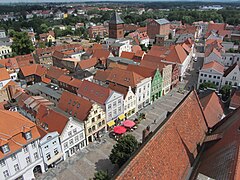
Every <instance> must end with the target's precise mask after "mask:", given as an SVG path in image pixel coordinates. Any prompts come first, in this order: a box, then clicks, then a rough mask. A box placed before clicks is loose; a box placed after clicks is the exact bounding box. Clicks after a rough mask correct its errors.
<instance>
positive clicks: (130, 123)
mask: <svg viewBox="0 0 240 180" xmlns="http://www.w3.org/2000/svg"><path fill="white" fill-rule="evenodd" d="M123 125H124V126H125V127H128V128H131V127H133V126H135V122H133V121H131V120H126V121H124V122H123Z"/></svg>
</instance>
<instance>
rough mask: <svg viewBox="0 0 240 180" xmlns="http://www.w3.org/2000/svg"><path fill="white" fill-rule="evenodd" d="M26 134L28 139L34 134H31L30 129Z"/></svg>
mask: <svg viewBox="0 0 240 180" xmlns="http://www.w3.org/2000/svg"><path fill="white" fill-rule="evenodd" d="M24 136H25V139H26V140H30V139H32V134H31V132H30V131H29V132H26V133H25V134H24Z"/></svg>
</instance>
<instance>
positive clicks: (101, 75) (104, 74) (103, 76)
mask: <svg viewBox="0 0 240 180" xmlns="http://www.w3.org/2000/svg"><path fill="white" fill-rule="evenodd" d="M110 72H111V71H110V70H105V71H103V70H97V72H96V74H95V75H94V77H93V79H95V80H98V81H102V82H105V81H106V80H107V78H108V76H109V74H110Z"/></svg>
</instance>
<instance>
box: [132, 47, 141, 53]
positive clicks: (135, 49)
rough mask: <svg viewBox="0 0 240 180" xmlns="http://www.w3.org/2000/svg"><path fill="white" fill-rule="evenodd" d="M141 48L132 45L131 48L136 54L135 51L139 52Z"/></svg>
mask: <svg viewBox="0 0 240 180" xmlns="http://www.w3.org/2000/svg"><path fill="white" fill-rule="evenodd" d="M141 50H142V48H141V47H140V46H139V45H133V46H132V52H133V53H137V51H141Z"/></svg>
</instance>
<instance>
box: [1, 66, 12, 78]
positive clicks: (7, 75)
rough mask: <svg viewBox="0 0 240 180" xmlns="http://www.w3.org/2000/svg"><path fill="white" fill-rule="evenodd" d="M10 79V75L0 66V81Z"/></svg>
mask: <svg viewBox="0 0 240 180" xmlns="http://www.w3.org/2000/svg"><path fill="white" fill-rule="evenodd" d="M8 79H11V78H10V75H9V73H8V71H7V69H5V68H0V81H4V80H8Z"/></svg>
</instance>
